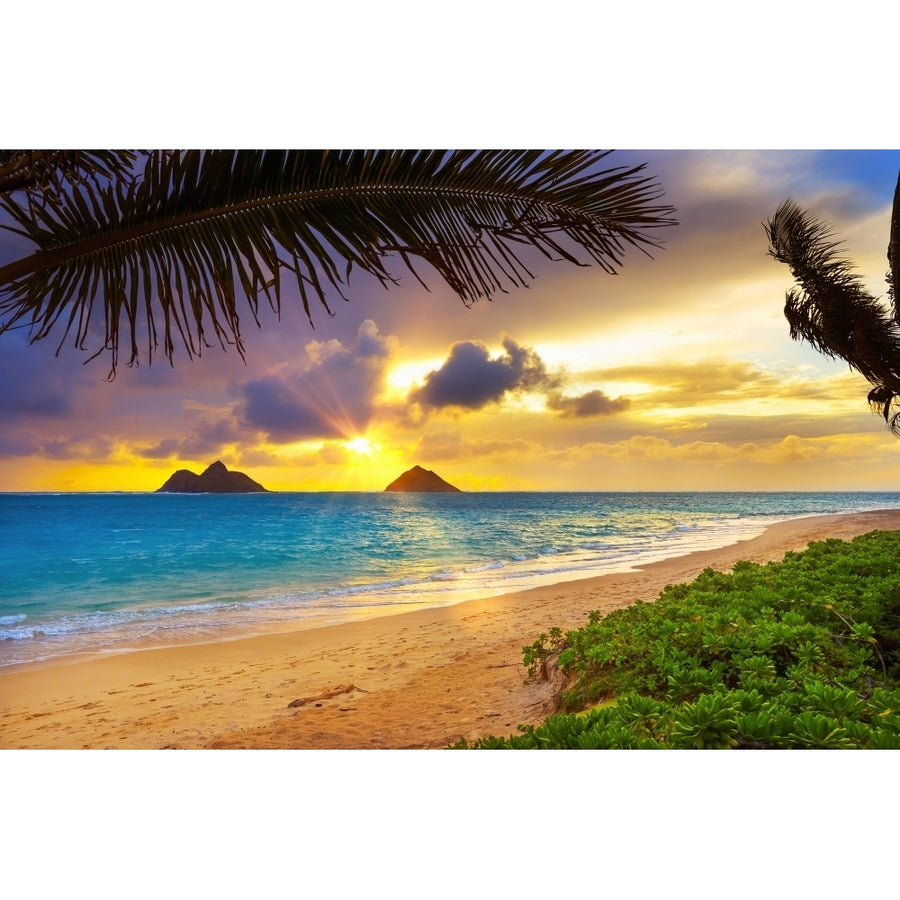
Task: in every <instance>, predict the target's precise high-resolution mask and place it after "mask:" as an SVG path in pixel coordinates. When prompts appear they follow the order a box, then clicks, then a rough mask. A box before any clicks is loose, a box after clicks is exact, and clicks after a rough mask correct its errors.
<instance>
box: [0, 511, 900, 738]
mask: <svg viewBox="0 0 900 900" xmlns="http://www.w3.org/2000/svg"><path fill="white" fill-rule="evenodd" d="M874 529H882V530H900V511H895V510H890V511H883V512H871V513H857V514H852V515H839V516H816V517H810V518H802V519H794V520H791V521H789V522H783V523H780V524H778V525H774V526H772V527H770V528H769V529H768V530H767V531H766V532H765V533H764V534H763V535H761V536H759V537H757V538H753V539H751V540H746V541H740V542H738V543H736V544H733V545H731V546H728V547H723V548H720V549H715V550H706V551H702V552H698V553H693V554H691V555H689V556H682V557H676V558H674V559H668V560H664V561H662V562H657V563H652V564H649V565H647V566H645V567H644V568H642V569H640V570H637V571H634V572H628V573H625V574H614V575H602V576H599V577H595V578H589V579H584V580H581V581H571V582H566V583H563V584H558V585H550V586H545V587H540V588H534V589H532V590H528V591H522V592H519V593H515V594H506V595H504V596H500V597H494V598H490V599H486V600H472V601H468V602H465V603H460V604H457V605H455V606H449V607H444V608H440V609H425V610H419V611H416V612H410V613H403V614H400V615H393V616H387V617H384V618H380V619H371V620H367V621H361V622H354V623H350V624H343V625H336V626H329V627H325V628H313V629H307V630H299V631H293V632H283V633H278V634H270V635H265V636H257V637H248V638H243V639H240V640H235V641H228V642H218V643H209V644H202V645H192V646H186V647H168V648H161V649H146V650H138V651H133V652H129V653H122V654H117V655H112V656H104V657H93V658H85V659H77V660H75V659H70V660H66V661H52V662H47V663H41V664H33V665H28V666H16V667H10V668H8V669H6V670H4V671H2V672H0V748H7V749H8V748H29V749H44V748H46V749H52V748H60V749H63V748H64V749H81V748H92V749H93V748H115V747H122V748H141V749H153V748H195V749H196V748H255V749H263V748H284V749H351V748H352V749H363V748H439V747H445V746H447V745H448V744H451V743H454V742H455V741H457V740H459V738H461V737H465V738H466V739H468V740H470V741H471V740H474V739H476V738H478V737H483V736H485V735H488V734H508V733H511V732H514V731H515V730H516V726H517V725H518V724H520V723H537V722H540V721H542V720H543V719H544V717H545V716H546V715H548V714H549V713H550V712H552V709H553V704H554V696H555V693H556V691H557V690H558V689H559V687H560V685H559V683H558V682H557V683H553V682H547V681H537V682H534V683H530V684H525V683H524V680H525V669H524V667H523V665H522V647H523V645H526V644H530V643H532V642H533V641H534V640H535V639H536V638H537V636H538V635H539V634H540V633H541V632H546V631H548V630H549V629H550V628H551V627H553V626H554V625H556V626H559V627H560V628H562V629H563V630H566V629H570V628H575V627H578V626H580V625H582V624H584V622H585V621H586V620H587V617H588V613H589V612H590V611H591V610H600V611H601V612H609V611H611V610H613V609H616V608H619V607H622V606H627V605H629V604H631V603H634V602H635V601H636V600H653V599H655V598H656V597H657V596H658V594H659V592H660V591H661V590H662V588H663V587H665V585H667V584H675V583H678V582H683V581H689V580H691V579H693V578H694V577H695V576H696V575H697V574H698V573H699V572H701V571H702V570H703V569H704V568H706V567H708V566H711V567H713V568H718V569H723V570H727V569H730V568H731V567H732V566H733V565H734V563H735V562H736V561H737V560H740V559H748V560H752V561H754V562H767V561H770V560H775V559H780V558H781V557H782V556H783V555H784V553H785V552H786V551H788V550H802V549H803V548H805V547H806V545H807V544H808V543H809V542H810V541H815V540H822V539H824V538H827V537H837V538H842V539H844V540H848V539H850V538H852V537H854V536H856V535H858V534H863V533H865V532H867V531H872V530H874Z"/></svg>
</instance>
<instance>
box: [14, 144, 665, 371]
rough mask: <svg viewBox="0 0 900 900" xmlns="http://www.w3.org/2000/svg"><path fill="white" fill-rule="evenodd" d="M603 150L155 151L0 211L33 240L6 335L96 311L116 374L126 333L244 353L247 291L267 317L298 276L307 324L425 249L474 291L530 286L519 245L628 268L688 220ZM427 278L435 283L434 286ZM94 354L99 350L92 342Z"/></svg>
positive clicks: (150, 342)
mask: <svg viewBox="0 0 900 900" xmlns="http://www.w3.org/2000/svg"><path fill="white" fill-rule="evenodd" d="M607 155H608V152H604V151H546V152H545V151H513V150H489V151H437V150H395V151H388V150H385V151H375V150H350V151H328V150H320V151H264V150H258V151H257V150H241V151H224V150H217V151H184V152H179V153H161V152H154V153H151V154H149V155H148V157H147V160H146V167H145V170H144V172H143V174H142V177H140V178H137V179H131V178H117V177H114V178H110V179H108V180H107V181H105V182H103V181H97V180H82V181H80V182H78V183H74V184H67V185H65V187H64V189H60V190H48V191H46V192H44V193H43V194H41V195H40V196H38V197H36V196H33V195H32V194H27V195H25V199H24V200H22V199H20V197H19V196H10V195H6V196H3V195H0V206H2V208H3V209H5V211H6V213H7V215H8V216H9V217H10V218H11V219H12V220H13V221H14V222H15V224H16V226H17V229H18V230H19V231H20V232H21V233H23V234H25V235H27V236H28V238H29V239H30V240H31V241H32V242H33V244H34V245H35V247H36V248H37V249H36V251H35V252H34V253H32V254H31V255H29V256H25V257H23V258H21V259H18V260H16V261H13V262H10V263H8V264H6V265H2V266H0V332H2V331H3V330H5V329H8V328H12V327H23V326H27V327H28V328H29V329H30V337H31V339H32V340H39V339H42V338H44V337H45V336H47V335H48V334H49V333H50V332H51V331H54V332H55V331H59V330H62V340H61V343H60V346H61V345H62V343H63V342H65V340H66V339H67V337H68V335H69V334H73V333H74V342H75V344H76V345H77V346H78V347H81V348H83V349H84V348H85V344H86V341H87V339H88V335H89V332H90V330H91V328H92V325H93V321H94V318H95V317H96V316H97V315H98V310H99V311H101V312H102V315H103V317H104V324H105V339H104V343H103V347H102V348H101V350H100V351H98V353H102V352H104V351H108V352H109V354H110V358H111V363H112V371H113V372H114V371H115V367H116V365H117V362H118V354H119V340H120V334H121V335H124V336H125V339H126V340H128V341H130V348H129V364H132V363H135V362H137V361H138V359H139V357H140V355H141V346H140V345H141V343H143V349H144V352H145V353H146V354H147V357H148V359H149V358H152V355H153V353H154V352H155V351H157V350H158V346H159V343H160V341H161V342H162V346H163V352H164V353H165V355H166V356H167V357H168V358H169V360H170V361H171V360H172V359H173V354H174V352H175V348H176V346H177V345H178V344H179V343H181V344H183V346H184V347H185V349H186V351H187V353H188V355H189V356H194V355H198V354H199V353H200V352H201V350H202V348H203V347H205V346H209V345H210V343H211V342H212V341H214V342H216V343H218V344H220V345H221V346H223V347H225V346H228V345H234V346H235V347H236V348H237V350H238V352H240V353H243V346H242V343H241V336H240V315H239V310H238V298H239V296H241V295H243V296H244V297H245V298H246V299H247V301H248V303H249V309H250V313H251V314H252V316H253V317H254V319H255V320H256V321H257V322H258V321H259V320H258V312H259V303H260V301H261V299H263V298H264V300H265V302H267V303H268V304H269V305H270V306H271V308H272V309H273V310H274V311H275V312H276V313H278V312H280V309H281V290H282V278H283V276H284V275H285V273H289V274H290V275H291V276H293V279H294V280H295V281H296V284H297V287H298V290H299V294H300V301H301V303H302V305H303V308H304V310H305V312H306V314H307V316H308V317H309V319H310V321H311V322H312V306H313V304H314V303H318V304H321V306H322V307H323V308H324V309H325V310H326V311H327V312H329V313H330V307H329V299H331V298H332V297H344V291H343V289H344V287H345V286H346V284H347V281H348V279H349V277H350V273H351V271H352V269H353V268H354V267H355V268H359V269H361V270H363V271H365V272H368V273H369V274H371V275H373V276H375V278H377V279H378V280H379V281H380V282H381V283H382V285H384V286H385V287H389V286H391V285H392V284H394V283H396V281H397V278H396V277H395V275H393V274H392V273H391V272H390V271H389V268H388V266H389V264H390V263H391V262H392V261H394V262H398V263H399V264H400V265H401V267H402V268H405V269H406V270H408V271H409V272H411V273H412V274H413V275H414V276H415V277H416V278H418V279H419V280H420V281H421V280H422V276H420V273H419V272H418V271H417V270H416V268H415V267H414V261H415V260H424V261H426V262H427V263H428V264H429V265H430V266H431V267H432V268H433V269H434V270H435V271H436V272H437V274H438V275H439V276H440V277H441V278H442V279H443V280H444V281H445V282H446V283H447V284H449V285H450V286H451V288H452V289H453V290H454V291H455V292H456V293H457V294H458V295H459V297H460V298H461V299H462V300H463V302H464V303H466V304H470V303H473V302H475V301H476V300H478V299H481V298H488V299H490V298H491V297H493V296H494V295H496V294H497V292H501V291H502V292H505V291H507V290H508V289H509V288H512V287H520V286H524V285H527V284H528V283H529V282H530V281H531V280H532V278H533V277H534V276H533V274H532V272H531V271H530V270H529V268H528V267H527V265H526V261H525V260H524V259H523V254H522V248H523V247H531V248H536V249H537V250H539V251H540V252H541V253H543V254H544V255H545V256H547V257H548V258H550V259H554V260H560V259H561V260H566V261H568V262H570V263H575V264H578V265H588V264H591V263H594V264H597V265H599V266H601V267H602V268H603V269H605V270H606V271H607V272H610V273H615V272H616V271H617V269H618V268H619V267H620V266H621V265H622V260H623V256H624V253H625V252H626V250H627V249H628V248H637V249H639V250H641V251H643V252H645V253H648V254H649V250H650V248H653V247H657V246H660V242H659V241H658V240H657V239H656V238H655V237H654V236H653V235H654V230H655V229H658V228H661V227H665V226H669V225H673V224H675V222H674V219H672V218H671V214H672V213H673V212H674V210H673V208H672V207H670V206H666V205H658V204H657V203H656V201H657V200H659V198H660V197H661V196H662V191H661V189H660V187H659V185H658V184H657V183H656V182H655V181H654V180H653V179H652V178H650V177H647V176H644V175H643V174H642V170H643V168H644V166H642V165H640V166H634V167H621V166H620V167H613V168H603V167H602V166H601V165H600V163H601V161H602V160H603V159H604V158H605V157H606V156H607ZM423 283H424V282H423ZM94 355H98V354H94Z"/></svg>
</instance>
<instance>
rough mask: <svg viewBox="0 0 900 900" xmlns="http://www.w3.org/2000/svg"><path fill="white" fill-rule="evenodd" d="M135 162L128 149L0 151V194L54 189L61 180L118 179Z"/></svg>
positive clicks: (60, 183) (135, 157)
mask: <svg viewBox="0 0 900 900" xmlns="http://www.w3.org/2000/svg"><path fill="white" fill-rule="evenodd" d="M136 159H137V156H136V154H134V153H132V152H131V151H128V150H0V194H9V193H12V192H13V191H46V190H48V189H50V188H54V189H56V190H58V189H60V187H61V185H62V182H63V180H64V179H70V180H75V181H77V180H80V179H83V178H96V177H101V178H117V177H121V176H123V175H124V174H125V173H127V172H128V171H129V170H130V169H131V167H132V166H133V164H134V162H135V160H136Z"/></svg>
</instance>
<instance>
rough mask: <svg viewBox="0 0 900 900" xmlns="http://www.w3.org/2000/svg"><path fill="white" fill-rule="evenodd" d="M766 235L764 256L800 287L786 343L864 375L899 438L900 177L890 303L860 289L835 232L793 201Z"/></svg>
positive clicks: (873, 402) (792, 300) (791, 304)
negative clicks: (837, 360)
mask: <svg viewBox="0 0 900 900" xmlns="http://www.w3.org/2000/svg"><path fill="white" fill-rule="evenodd" d="M764 227H765V229H766V234H767V235H768V238H769V254H770V255H771V256H773V257H774V258H775V259H776V260H778V262H783V263H787V265H788V266H789V267H790V270H791V275H792V276H793V277H794V279H795V280H796V281H797V286H796V287H794V288H791V289H790V290H789V291H788V292H787V295H786V299H787V302H786V304H785V307H784V314H785V317H786V318H787V320H788V324H789V325H790V333H791V337H792V338H793V339H794V340H801V341H802V340H805V341H808V342H809V343H810V344H811V345H812V346H813V347H814V348H815V349H816V350H818V351H819V352H820V353H822V354H824V355H825V356H828V357H830V358H832V359H835V358H840V359H843V360H845V361H846V362H847V363H849V365H850V368H851V369H855V370H856V371H857V372H859V373H860V374H862V375H863V376H864V377H865V378H866V380H867V381H868V382H869V383H870V384H871V385H872V390H871V391H869V396H868V400H869V405H870V407H871V408H872V410H873V411H874V412H877V413H879V414H880V415H882V416H883V417H884V420H885V422H886V423H887V424H888V427H889V428H890V429H891V431H892V432H893V433H894V434H896V435H897V436H900V408H898V406H900V311H898V302H900V291H898V280H900V176H898V179H897V187H896V189H895V191H894V207H893V212H892V216H891V233H890V238H889V242H888V263H889V266H890V271H889V272H888V275H887V282H888V285H889V287H888V302H887V303H884V302H882V301H881V300H879V299H877V298H875V297H873V296H872V295H871V294H870V293H869V292H868V291H867V290H866V289H865V288H864V287H863V285H862V281H861V280H860V278H859V277H858V276H857V275H855V274H854V272H853V266H852V265H851V263H850V262H849V261H848V260H847V259H846V258H844V257H843V256H842V255H841V254H840V252H839V250H838V248H839V247H840V246H841V245H840V243H838V242H835V241H834V240H833V236H834V233H833V231H832V229H831V228H830V227H829V226H828V225H827V224H825V223H824V222H822V221H821V220H819V219H816V218H815V217H813V216H811V215H810V214H809V212H807V211H806V210H803V209H801V208H800V207H799V206H798V205H797V204H796V203H794V202H793V201H792V200H786V201H785V202H784V203H782V204H781V205H780V206H779V207H778V210H777V211H776V212H775V215H774V216H773V217H772V218H771V219H769V220H768V221H767V222H766V223H765V226H764Z"/></svg>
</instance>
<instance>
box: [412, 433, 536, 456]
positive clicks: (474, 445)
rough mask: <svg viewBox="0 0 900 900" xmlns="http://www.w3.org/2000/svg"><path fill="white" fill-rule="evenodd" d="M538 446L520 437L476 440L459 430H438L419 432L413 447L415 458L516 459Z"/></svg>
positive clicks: (531, 454) (528, 453) (534, 453)
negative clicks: (426, 432)
mask: <svg viewBox="0 0 900 900" xmlns="http://www.w3.org/2000/svg"><path fill="white" fill-rule="evenodd" d="M540 452H541V446H540V445H539V444H536V443H534V442H533V441H525V440H522V439H519V438H514V439H512V440H478V439H469V438H465V437H463V436H462V434H460V433H459V432H458V431H439V432H432V433H430V434H425V435H422V437H421V438H420V440H419V442H418V444H417V445H416V449H415V456H416V458H417V459H419V458H421V459H435V460H448V459H467V458H472V457H475V458H478V459H484V458H486V457H491V458H493V459H516V458H519V457H527V456H534V455H536V454H539V453H540Z"/></svg>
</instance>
